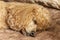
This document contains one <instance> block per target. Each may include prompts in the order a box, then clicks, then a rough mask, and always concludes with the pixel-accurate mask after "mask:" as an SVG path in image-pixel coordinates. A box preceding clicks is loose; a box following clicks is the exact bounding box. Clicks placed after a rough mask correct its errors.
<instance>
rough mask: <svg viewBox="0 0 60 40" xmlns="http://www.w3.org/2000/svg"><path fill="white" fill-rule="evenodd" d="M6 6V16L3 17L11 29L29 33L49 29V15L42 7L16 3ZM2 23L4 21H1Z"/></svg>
mask: <svg viewBox="0 0 60 40" xmlns="http://www.w3.org/2000/svg"><path fill="white" fill-rule="evenodd" d="M6 5H7V6H6V9H7V10H6V11H7V12H8V15H6V14H4V15H6V16H8V18H7V24H8V25H9V27H10V28H11V29H13V30H17V31H20V30H23V31H26V32H28V33H31V32H32V31H36V30H41V29H46V28H49V25H50V21H51V20H50V13H49V11H48V10H47V9H45V8H44V7H42V6H39V5H37V4H27V3H17V2H12V3H7V4H6ZM3 8H4V7H3ZM4 11H5V10H4ZM4 13H5V12H4ZM2 21H4V20H3V19H2ZM35 22H36V23H35ZM4 23H5V22H4ZM2 25H3V24H2Z"/></svg>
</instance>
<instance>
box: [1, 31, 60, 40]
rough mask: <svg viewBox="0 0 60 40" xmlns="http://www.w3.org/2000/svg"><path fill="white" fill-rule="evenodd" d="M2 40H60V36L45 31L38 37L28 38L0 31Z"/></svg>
mask: <svg viewBox="0 0 60 40" xmlns="http://www.w3.org/2000/svg"><path fill="white" fill-rule="evenodd" d="M58 34H60V33H58ZM0 40H59V35H56V34H54V33H53V32H48V31H45V32H42V33H40V34H38V35H36V37H27V36H23V35H22V34H20V33H19V32H15V31H11V30H0Z"/></svg>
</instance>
